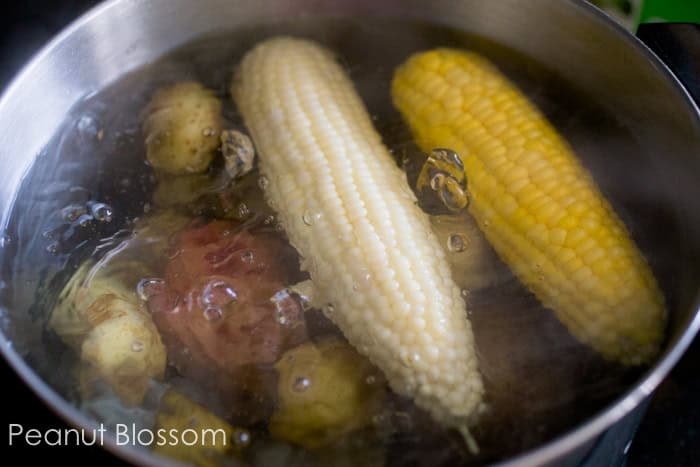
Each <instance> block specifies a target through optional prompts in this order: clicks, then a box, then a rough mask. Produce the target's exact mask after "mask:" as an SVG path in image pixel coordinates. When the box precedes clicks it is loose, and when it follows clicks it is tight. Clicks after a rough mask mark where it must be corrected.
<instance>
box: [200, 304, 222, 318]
mask: <svg viewBox="0 0 700 467" xmlns="http://www.w3.org/2000/svg"><path fill="white" fill-rule="evenodd" d="M202 314H203V315H204V319H206V320H207V321H217V320H219V319H221V317H222V316H223V315H224V312H223V311H221V308H219V307H217V306H210V307H207V308H206V309H205V310H204V312H203V313H202Z"/></svg>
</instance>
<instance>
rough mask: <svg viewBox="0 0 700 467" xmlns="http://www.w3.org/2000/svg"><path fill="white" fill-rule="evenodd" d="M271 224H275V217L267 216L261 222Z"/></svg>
mask: <svg viewBox="0 0 700 467" xmlns="http://www.w3.org/2000/svg"><path fill="white" fill-rule="evenodd" d="M273 222H275V216H267V217H266V218H265V220H264V221H263V224H265V225H271V224H272V223H273Z"/></svg>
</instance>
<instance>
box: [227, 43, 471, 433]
mask: <svg viewBox="0 0 700 467" xmlns="http://www.w3.org/2000/svg"><path fill="white" fill-rule="evenodd" d="M231 93H232V95H233V96H234V99H235V100H236V102H237V104H238V106H239V108H240V110H241V112H242V115H243V117H244V120H245V123H246V125H247V126H248V129H249V130H250V132H251V134H252V136H253V140H254V141H255V143H256V145H257V149H258V152H259V154H260V169H261V171H262V173H263V175H264V176H265V177H267V179H268V181H269V184H268V187H267V189H266V197H267V200H268V202H269V203H270V205H271V206H272V207H273V208H274V209H275V210H276V211H277V212H278V213H279V218H280V221H281V222H282V225H283V226H284V228H285V230H286V232H287V235H288V236H289V239H290V241H291V242H292V244H293V245H294V246H295V247H296V249H297V250H298V251H299V253H300V254H301V256H302V257H303V258H304V260H303V262H302V267H303V268H304V269H306V270H307V271H308V272H309V274H310V275H311V280H312V281H313V283H314V286H315V294H316V298H317V299H320V300H322V301H323V302H324V303H326V302H327V303H329V304H332V306H329V307H328V309H327V310H328V312H329V313H328V314H329V316H330V318H331V319H332V320H333V321H334V322H335V323H336V324H337V325H338V327H340V329H341V330H342V331H343V333H344V334H345V336H346V337H347V338H348V340H349V341H350V343H351V344H352V345H353V346H355V348H356V349H358V351H359V352H360V353H362V354H364V355H366V356H367V357H369V358H370V360H371V361H372V362H373V363H374V364H375V365H377V366H378V367H379V368H381V369H382V371H383V372H384V373H385V374H386V377H387V379H388V381H389V383H390V385H391V387H392V389H393V390H394V391H396V392H397V393H399V394H403V395H407V396H410V397H412V398H413V399H414V400H415V402H416V404H417V405H419V406H420V407H423V408H424V409H426V410H428V411H429V412H430V413H431V414H432V415H433V416H434V417H435V418H436V419H437V420H439V421H441V422H444V423H446V424H448V425H451V426H455V427H461V428H464V427H465V426H466V425H467V424H468V423H469V422H470V421H472V420H473V415H474V414H475V413H476V411H477V409H478V408H479V406H480V404H481V401H482V396H483V384H482V380H481V376H480V374H479V372H478V368H477V358H476V355H475V351H474V338H473V335H472V329H471V325H470V323H469V321H468V319H467V313H466V307H465V304H464V300H463V299H462V297H461V295H460V289H459V288H458V287H457V286H456V285H455V283H454V281H453V280H452V277H451V275H450V268H449V265H448V262H447V260H446V258H445V253H444V251H443V249H442V247H441V245H440V244H439V242H438V240H437V238H436V236H435V234H434V233H433V232H432V230H431V226H430V221H429V219H428V216H427V215H426V214H425V213H423V212H422V211H421V210H420V209H419V208H418V207H417V205H416V198H415V196H414V195H413V193H412V192H411V190H410V189H409V186H408V184H407V182H406V178H405V174H404V173H403V172H402V171H401V170H400V169H399V168H398V167H397V165H396V164H395V163H394V161H393V160H392V158H391V156H390V154H389V152H388V150H387V149H386V147H385V146H384V145H383V144H382V141H381V137H380V136H379V134H378V133H377V132H376V130H375V129H374V128H373V126H372V121H371V119H370V116H369V114H368V113H367V110H366V109H365V107H364V105H363V103H362V101H361V99H360V97H359V95H358V94H357V93H356V91H355V89H354V87H353V85H352V83H351V81H350V79H349V78H348V77H347V76H346V75H345V73H344V71H343V70H342V69H341V67H340V66H339V65H338V64H337V63H336V62H335V60H334V59H333V57H332V55H331V54H330V53H329V51H327V50H325V49H324V48H322V47H321V46H319V45H317V44H315V43H313V42H310V41H306V40H300V39H294V38H275V39H271V40H268V41H265V42H263V43H261V44H259V45H258V46H257V47H255V48H254V49H253V50H252V51H251V52H249V53H248V54H247V55H246V57H245V58H244V59H243V61H242V63H241V65H240V69H239V70H238V73H237V76H236V77H235V79H234V82H233V84H232V87H231Z"/></svg>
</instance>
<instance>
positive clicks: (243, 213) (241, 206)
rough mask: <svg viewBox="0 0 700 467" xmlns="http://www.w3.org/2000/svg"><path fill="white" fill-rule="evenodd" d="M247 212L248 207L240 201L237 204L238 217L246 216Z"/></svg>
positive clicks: (248, 212) (248, 211)
mask: <svg viewBox="0 0 700 467" xmlns="http://www.w3.org/2000/svg"><path fill="white" fill-rule="evenodd" d="M248 214H250V210H249V209H248V206H247V205H246V204H245V203H241V204H239V205H238V218H239V219H243V218H245V217H248Z"/></svg>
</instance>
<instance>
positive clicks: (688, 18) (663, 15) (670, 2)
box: [637, 0, 700, 24]
mask: <svg viewBox="0 0 700 467" xmlns="http://www.w3.org/2000/svg"><path fill="white" fill-rule="evenodd" d="M641 3H642V5H641V6H642V9H641V11H640V14H639V21H638V22H637V23H638V24H641V23H650V22H658V21H665V22H671V23H700V0H643V1H642V2H641Z"/></svg>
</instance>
